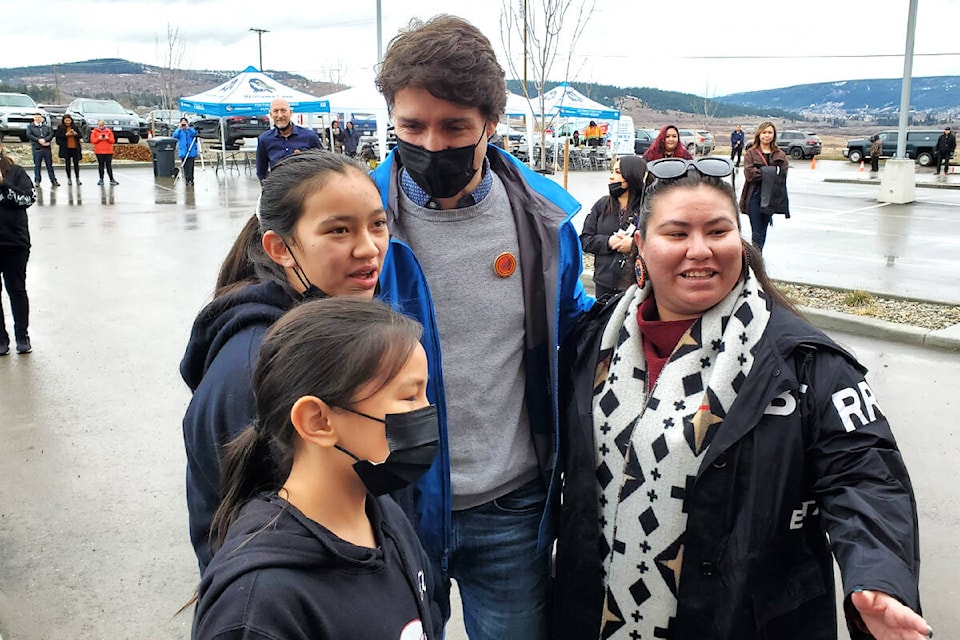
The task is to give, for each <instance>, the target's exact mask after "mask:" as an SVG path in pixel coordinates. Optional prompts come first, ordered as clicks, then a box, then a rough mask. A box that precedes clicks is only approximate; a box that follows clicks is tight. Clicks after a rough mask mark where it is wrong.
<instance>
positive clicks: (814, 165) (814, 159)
mask: <svg viewBox="0 0 960 640" xmlns="http://www.w3.org/2000/svg"><path fill="white" fill-rule="evenodd" d="M816 168H817V156H810V171H813V170H814V169H816Z"/></svg>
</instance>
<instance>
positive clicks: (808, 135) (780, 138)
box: [777, 131, 823, 160]
mask: <svg viewBox="0 0 960 640" xmlns="http://www.w3.org/2000/svg"><path fill="white" fill-rule="evenodd" d="M777 146H778V147H780V148H781V149H783V152H784V153H786V154H787V155H789V156H790V157H791V158H794V159H795V160H802V159H804V158H812V157H813V156H818V155H820V152H821V151H822V150H823V143H822V142H821V141H820V136H818V135H817V134H815V133H814V132H812V131H781V132H779V133H778V134H777Z"/></svg>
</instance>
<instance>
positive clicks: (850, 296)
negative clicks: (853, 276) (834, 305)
mask: <svg viewBox="0 0 960 640" xmlns="http://www.w3.org/2000/svg"><path fill="white" fill-rule="evenodd" d="M874 302H875V299H874V297H873V296H872V295H871V294H869V293H867V292H866V291H861V290H860V289H854V290H853V291H848V292H847V293H846V294H844V296H843V304H845V305H846V306H848V307H852V308H854V309H864V308H865V307H870V306H873V303H874Z"/></svg>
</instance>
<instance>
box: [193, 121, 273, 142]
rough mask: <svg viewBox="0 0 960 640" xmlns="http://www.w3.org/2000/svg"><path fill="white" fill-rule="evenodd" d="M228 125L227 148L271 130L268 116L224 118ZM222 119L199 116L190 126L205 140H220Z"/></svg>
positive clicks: (225, 136) (225, 138)
mask: <svg viewBox="0 0 960 640" xmlns="http://www.w3.org/2000/svg"><path fill="white" fill-rule="evenodd" d="M222 120H223V122H225V123H226V127H227V128H226V131H225V132H224V136H223V139H224V140H225V141H226V143H227V147H235V146H237V145H238V144H240V143H241V142H242V140H243V139H244V138H256V137H257V136H259V135H260V134H261V133H263V132H265V131H269V130H270V118H269V117H268V116H256V115H247V116H226V117H224V118H222ZM220 121H221V118H217V117H214V116H198V117H196V118H194V119H193V120H191V121H190V126H192V127H193V128H194V129H196V130H197V135H199V136H200V137H201V138H203V139H205V140H220Z"/></svg>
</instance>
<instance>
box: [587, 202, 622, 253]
mask: <svg viewBox="0 0 960 640" xmlns="http://www.w3.org/2000/svg"><path fill="white" fill-rule="evenodd" d="M609 197H610V196H604V197H602V198H600V199H599V200H597V201H596V202H595V203H593V207H592V208H591V209H590V213H588V214H587V218H586V220H584V221H583V230H582V231H581V232H580V244H581V245H583V251H584V253H592V254H593V255H602V254H605V253H607V254H610V253H614V251H613V249H611V248H610V245H609V244H607V243H608V242H609V241H610V234H609V233H606V234H604V233H601V232H600V229H599V223H600V216H601V215H603V210H604V208H605V207H606V204H607V199H608V198H609Z"/></svg>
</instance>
